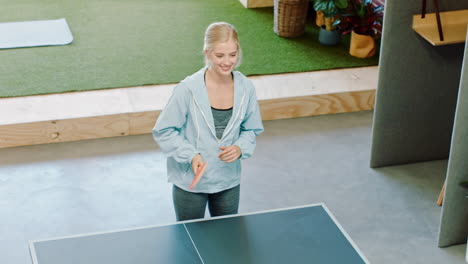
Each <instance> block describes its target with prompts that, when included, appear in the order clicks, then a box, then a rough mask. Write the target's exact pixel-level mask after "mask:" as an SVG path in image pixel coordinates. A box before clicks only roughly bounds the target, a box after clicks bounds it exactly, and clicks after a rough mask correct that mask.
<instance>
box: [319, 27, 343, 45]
mask: <svg viewBox="0 0 468 264" xmlns="http://www.w3.org/2000/svg"><path fill="white" fill-rule="evenodd" d="M319 42H320V44H323V45H326V46H333V45H336V44H339V43H340V42H341V32H340V31H339V30H338V29H335V30H332V31H330V30H326V29H325V27H324V26H322V27H320V31H319Z"/></svg>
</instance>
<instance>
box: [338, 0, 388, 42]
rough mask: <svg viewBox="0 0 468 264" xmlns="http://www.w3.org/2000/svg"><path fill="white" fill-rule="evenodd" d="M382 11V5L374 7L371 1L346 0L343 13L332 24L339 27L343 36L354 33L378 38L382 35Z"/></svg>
mask: <svg viewBox="0 0 468 264" xmlns="http://www.w3.org/2000/svg"><path fill="white" fill-rule="evenodd" d="M383 9H384V7H383V6H382V5H379V6H376V5H374V4H373V0H348V7H347V9H346V11H345V13H344V14H342V15H341V16H340V18H339V19H338V20H336V21H335V22H334V23H333V24H334V25H339V27H340V28H341V29H342V30H343V34H348V33H351V32H352V31H354V32H356V33H358V34H361V35H369V36H372V37H374V38H379V37H380V36H381V34H382V20H383Z"/></svg>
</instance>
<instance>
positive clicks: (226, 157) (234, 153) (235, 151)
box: [218, 145, 242, 163]
mask: <svg viewBox="0 0 468 264" xmlns="http://www.w3.org/2000/svg"><path fill="white" fill-rule="evenodd" d="M219 149H220V150H221V152H220V153H219V155H218V158H220V159H221V160H222V161H224V162H227V163H231V162H234V161H236V160H237V159H238V158H239V157H240V156H241V155H242V151H241V149H240V148H239V147H238V146H236V145H231V146H229V147H220V148H219Z"/></svg>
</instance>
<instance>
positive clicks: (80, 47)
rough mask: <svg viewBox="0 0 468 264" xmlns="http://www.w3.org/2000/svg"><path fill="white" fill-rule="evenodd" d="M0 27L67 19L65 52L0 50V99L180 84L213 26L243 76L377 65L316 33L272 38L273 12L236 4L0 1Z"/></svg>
mask: <svg viewBox="0 0 468 264" xmlns="http://www.w3.org/2000/svg"><path fill="white" fill-rule="evenodd" d="M0 6H1V16H0V22H9V21H25V20H43V19H56V18H62V17H65V18H66V19H67V21H68V23H69V26H70V28H71V31H72V33H73V35H74V38H75V40H74V42H73V43H72V44H71V45H67V46H57V47H37V48H21V49H11V50H0V72H1V74H0V97H10V96H24V95H34V94H47V93H60V92H69V91H83V90H94V89H103V88H115V87H128V86H137V85H145V84H162V83H175V82H179V81H180V80H181V79H183V78H184V77H185V76H187V75H189V74H191V73H193V72H194V71H196V70H198V69H199V68H201V67H202V66H203V56H202V51H201V50H202V47H203V33H204V30H205V28H206V26H207V25H208V24H209V23H211V22H214V21H226V22H229V23H232V24H234V25H235V26H236V27H237V28H238V30H239V34H240V41H241V44H242V48H243V51H244V62H243V65H242V66H241V67H240V68H239V70H240V71H242V72H243V73H244V74H246V75H254V74H273V73H282V72H301V71H312V70H322V69H331V68H347V67H358V66H367V65H377V62H378V59H377V58H371V59H364V60H363V59H357V58H354V57H351V56H350V55H348V47H349V40H348V39H346V38H345V40H344V41H343V44H341V45H340V46H337V47H326V46H322V45H320V44H319V43H318V42H317V28H316V27H313V26H312V21H311V22H310V23H309V26H308V30H307V34H306V35H304V36H303V37H301V38H298V39H284V38H281V37H278V36H277V35H275V34H274V32H273V8H262V9H245V8H244V7H243V6H242V5H241V3H240V2H239V1H238V0H107V1H96V0H80V1H71V0H62V1H59V0H47V1H36V0H21V1H10V0H8V1H7V0H0Z"/></svg>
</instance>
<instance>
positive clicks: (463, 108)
mask: <svg viewBox="0 0 468 264" xmlns="http://www.w3.org/2000/svg"><path fill="white" fill-rule="evenodd" d="M467 43H468V40H467ZM462 181H468V46H467V47H466V48H465V58H464V63H463V71H462V78H461V82H460V92H459V96H458V104H457V112H456V114H455V125H454V129H453V136H452V148H451V150H450V159H449V165H448V170H447V180H446V190H445V197H444V204H443V208H442V219H441V224H440V233H439V246H441V247H445V246H451V245H454V244H461V243H466V239H467V236H468V197H467V196H468V190H466V189H464V188H462V187H461V186H460V182H462Z"/></svg>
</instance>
